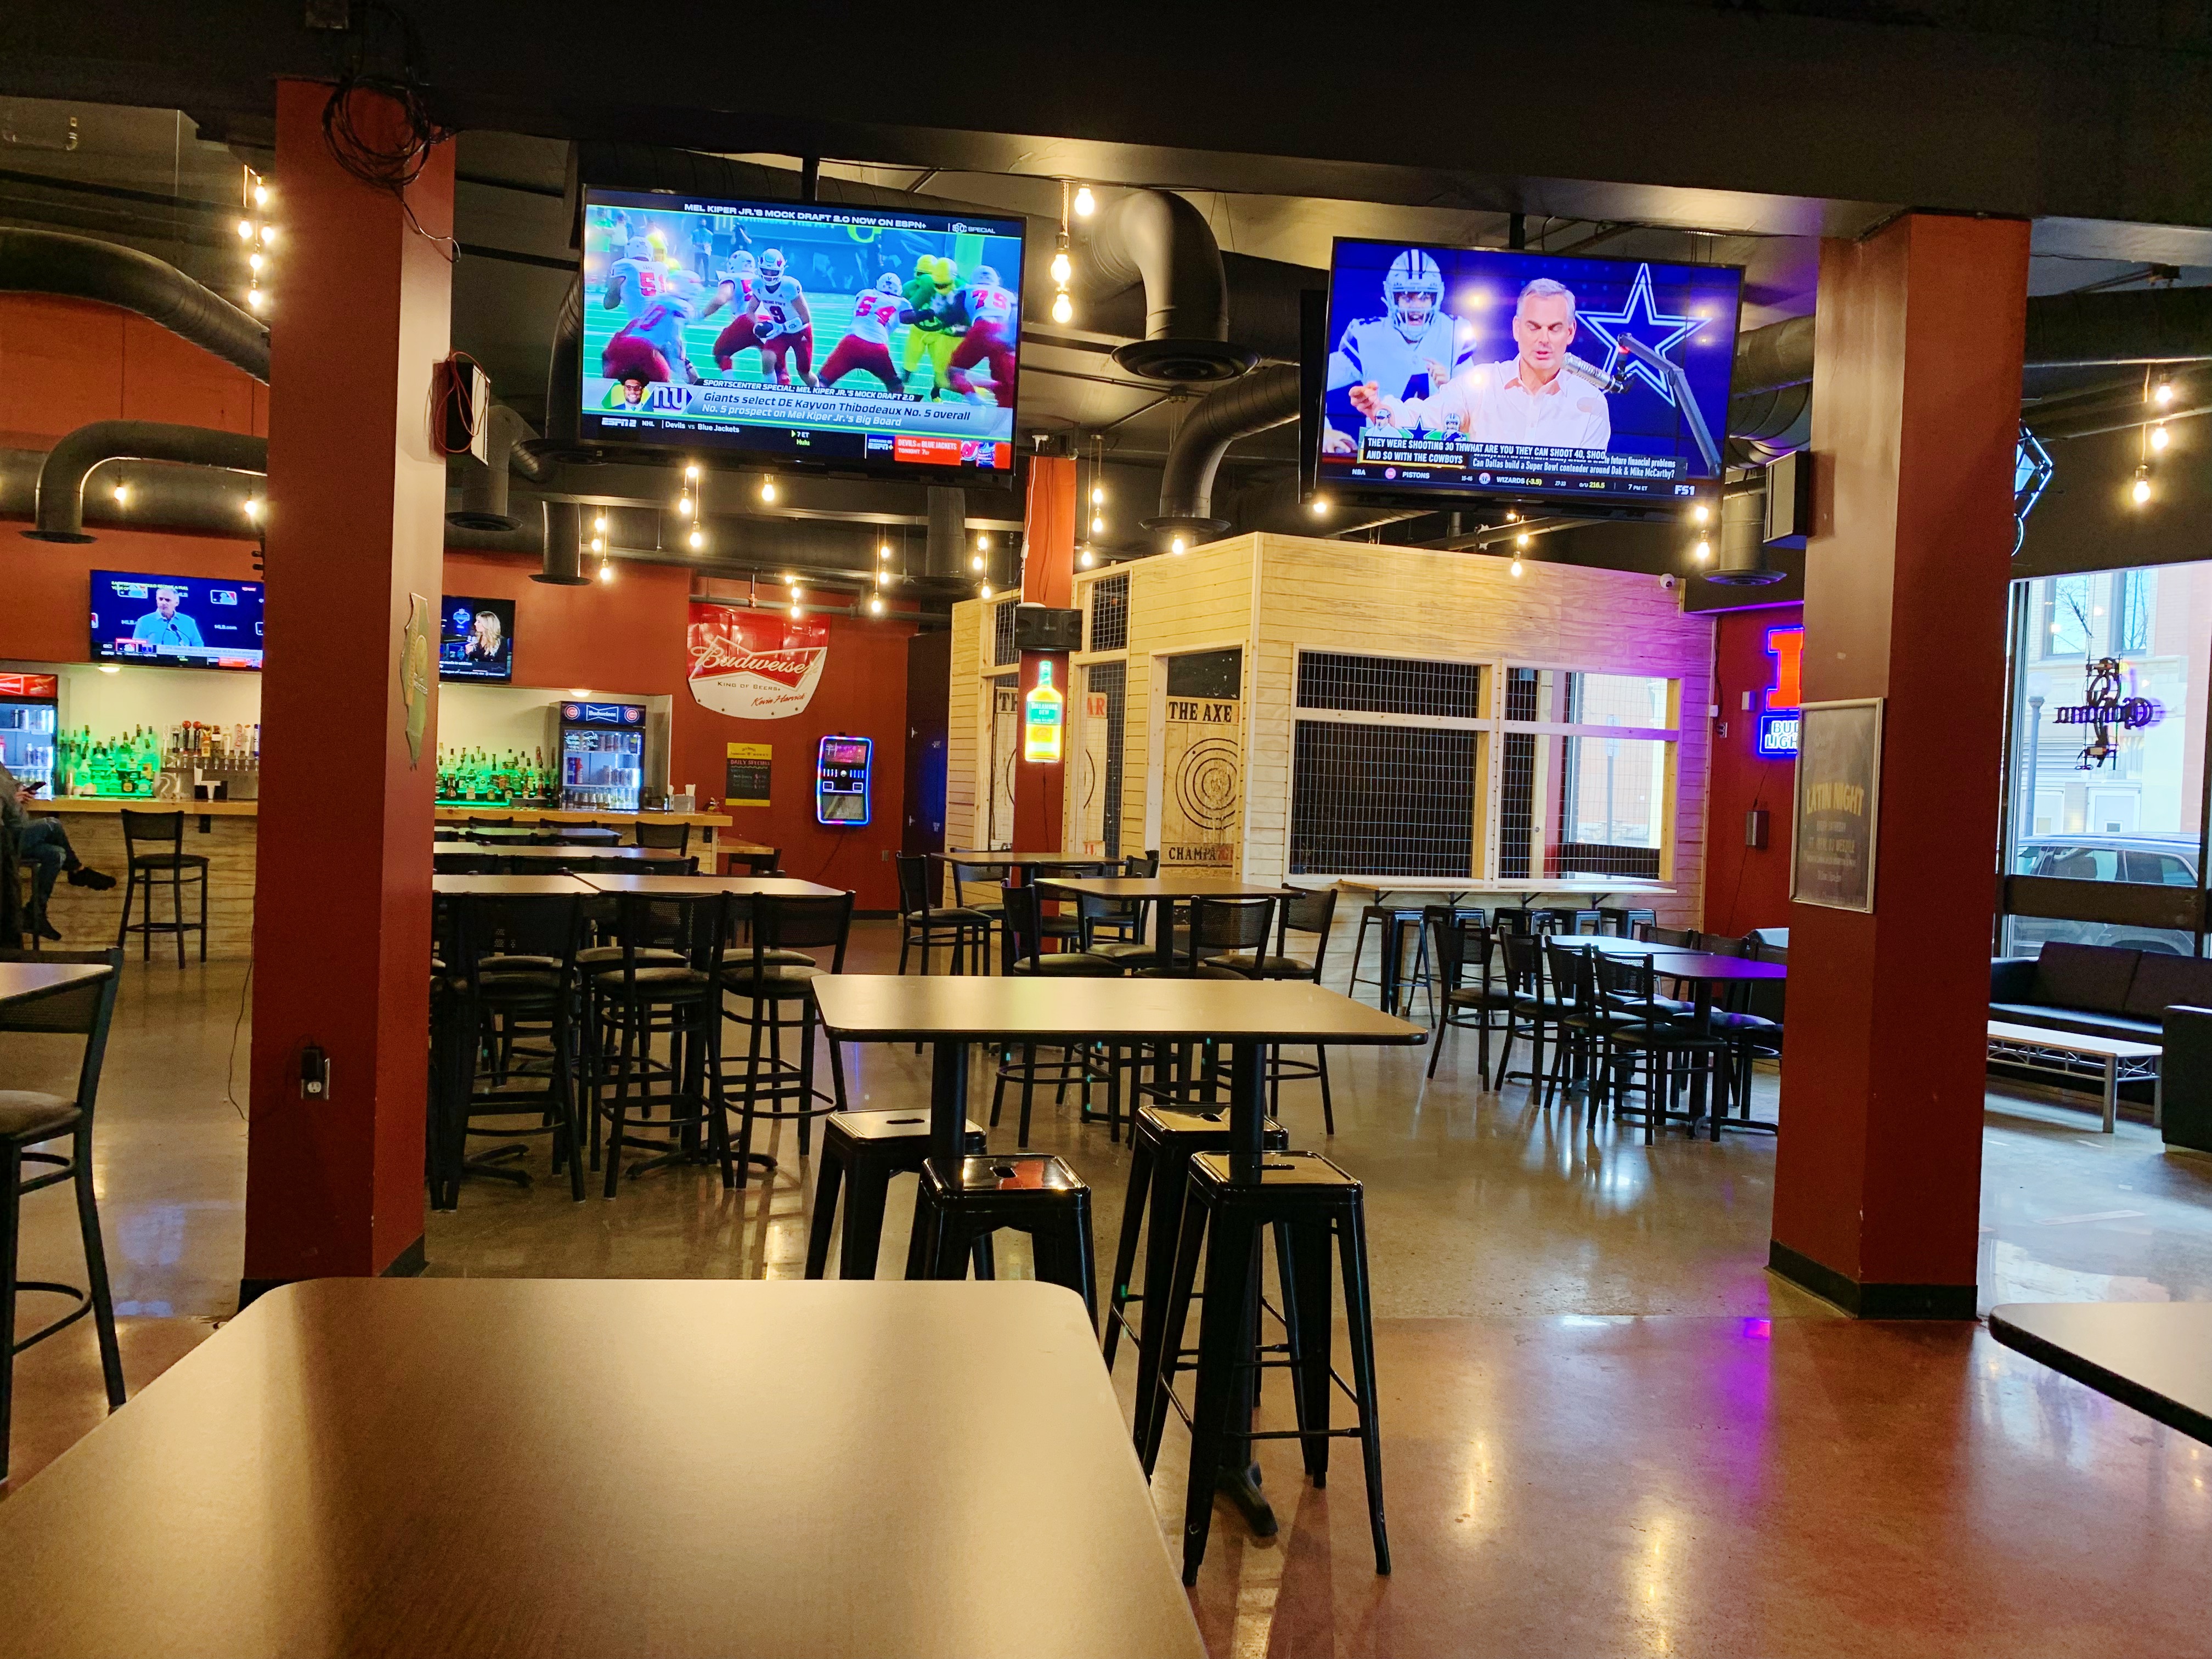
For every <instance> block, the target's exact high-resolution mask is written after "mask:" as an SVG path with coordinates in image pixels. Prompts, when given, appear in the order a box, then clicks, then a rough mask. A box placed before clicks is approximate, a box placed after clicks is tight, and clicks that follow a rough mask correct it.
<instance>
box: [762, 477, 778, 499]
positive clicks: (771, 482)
mask: <svg viewBox="0 0 2212 1659" xmlns="http://www.w3.org/2000/svg"><path fill="white" fill-rule="evenodd" d="M761 499H762V500H763V501H774V500H775V479H773V478H763V479H762V480H761Z"/></svg>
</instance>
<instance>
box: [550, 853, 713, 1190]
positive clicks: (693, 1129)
mask: <svg viewBox="0 0 2212 1659" xmlns="http://www.w3.org/2000/svg"><path fill="white" fill-rule="evenodd" d="M609 897H611V898H612V899H613V901H614V911H615V914H614V916H613V918H612V922H611V932H612V933H613V935H614V948H615V950H616V951H617V955H616V956H615V957H613V958H612V959H611V960H610V959H607V958H605V957H595V959H594V961H593V963H592V965H591V967H590V968H589V969H587V970H586V974H585V975H584V976H583V988H584V993H585V996H586V1003H587V1006H588V1007H589V1009H590V1014H589V1026H588V1030H589V1031H590V1033H591V1036H590V1048H591V1060H590V1071H589V1073H588V1075H589V1077H590V1080H591V1096H592V1118H593V1122H592V1153H593V1158H594V1164H593V1167H594V1168H596V1167H598V1165H597V1158H598V1154H599V1133H600V1130H601V1128H602V1127H604V1128H605V1132H606V1182H605V1196H606V1197H608V1198H612V1197H613V1196H614V1195H615V1194H616V1192H617V1188H618V1186H619V1183H620V1181H621V1178H622V1176H623V1175H624V1174H628V1175H629V1176H633V1177H635V1176H641V1175H643V1174H645V1173H646V1172H647V1170H655V1169H660V1168H664V1167H666V1166H668V1165H670V1164H679V1163H692V1162H703V1161H708V1160H709V1159H711V1160H712V1161H714V1162H715V1163H717V1164H720V1166H721V1171H722V1184H723V1185H724V1186H725V1187H729V1186H733V1185H735V1184H736V1172H735V1170H733V1169H732V1163H731V1155H730V1143H729V1136H728V1133H727V1124H726V1120H725V1116H724V1112H723V1099H722V1067H721V1054H722V1020H721V975H722V966H723V957H724V950H725V945H726V939H727V936H728V933H729V927H730V920H729V916H730V910H731V905H730V901H729V896H728V895H726V894H725V893H720V892H712V893H691V894H683V895H677V896H669V895H665V894H648V893H615V894H611V895H609ZM599 948H601V949H605V947H599ZM670 957H674V958H675V960H673V961H671V960H670ZM664 1036H665V1038H666V1039H667V1043H668V1056H667V1058H666V1060H659V1059H658V1058H656V1057H655V1056H654V1054H653V1042H654V1039H655V1038H656V1037H664ZM610 1091H611V1096H612V1097H611V1100H610V1099H609V1098H608V1095H609V1092H610ZM656 1108H658V1109H659V1115H658V1116H656V1115H654V1111H655V1109H656ZM633 1113H635V1115H633ZM640 1132H642V1139H641V1133H640ZM702 1137H703V1139H704V1142H705V1145H704V1146H702V1144H701V1142H702ZM632 1144H639V1145H641V1146H644V1147H646V1148H647V1149H648V1150H649V1151H651V1152H652V1153H653V1156H652V1157H651V1158H647V1159H646V1160H645V1161H644V1162H643V1163H641V1164H634V1165H632V1166H631V1167H630V1168H629V1170H624V1169H623V1151H624V1149H625V1148H626V1147H628V1146H630V1145H632Z"/></svg>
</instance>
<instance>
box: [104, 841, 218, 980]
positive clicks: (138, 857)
mask: <svg viewBox="0 0 2212 1659" xmlns="http://www.w3.org/2000/svg"><path fill="white" fill-rule="evenodd" d="M119 816H120V817H121V818H122V820H123V847H124V852H125V865H126V866H127V873H126V878H125V882H124V884H123V922H122V925H121V926H120V927H118V928H117V929H116V932H115V942H116V944H118V945H122V944H125V943H126V942H127V941H128V940H129V939H130V938H131V934H133V933H136V934H137V935H138V943H139V960H141V961H142V962H150V961H152V960H153V956H154V935H155V934H156V933H174V934H175V935H176V936H177V966H178V967H179V968H181V967H183V966H184V965H185V934H186V933H197V934H198V935H199V936H200V960H201V961H202V962H205V961H206V960H207V919H208V860H207V858H206V856H205V855H204V854H199V853H187V852H186V851H185V815H184V814H183V813H182V812H134V811H131V809H130V808H129V807H127V806H126V807H125V808H123V810H122V811H121V813H120V814H119ZM187 881H195V882H197V883H198V884H199V890H200V919H199V920H198V921H185V882H187ZM156 884H159V885H161V886H166V887H167V889H168V890H169V918H170V919H169V920H168V921H155V920H154V890H155V886H156ZM140 893H143V894H144V895H145V901H146V902H145V909H144V911H143V915H144V920H143V921H136V922H134V921H131V898H132V896H134V895H136V894H140Z"/></svg>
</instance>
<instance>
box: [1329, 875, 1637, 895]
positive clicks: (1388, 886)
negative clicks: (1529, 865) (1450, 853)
mask: <svg viewBox="0 0 2212 1659" xmlns="http://www.w3.org/2000/svg"><path fill="white" fill-rule="evenodd" d="M1334 884H1335V885H1336V886H1339V887H1342V888H1345V889H1347V890H1350V891H1352V892H1355V893H1564V894H1574V895H1578V896H1582V897H1585V898H1602V897H1604V896H1606V895H1607V894H1608V893H1620V894H1623V895H1625V896H1628V897H1631V898H1633V897H1637V896H1640V895H1643V894H1647V893H1651V894H1662V895H1663V894H1668V893H1672V892H1673V891H1674V889H1673V888H1671V887H1665V886H1662V885H1660V884H1658V883H1656V882H1650V881H1644V880H1642V879H1640V878H1637V877H1634V876H1553V877H1552V878H1550V879H1548V880H1544V881H1527V880H1523V881H1501V880H1498V879H1495V878H1489V877H1482V876H1338V877H1336V878H1334Z"/></svg>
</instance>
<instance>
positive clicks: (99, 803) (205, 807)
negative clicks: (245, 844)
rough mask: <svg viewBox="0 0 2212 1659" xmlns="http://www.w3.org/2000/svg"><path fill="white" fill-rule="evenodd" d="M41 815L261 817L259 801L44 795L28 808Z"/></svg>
mask: <svg viewBox="0 0 2212 1659" xmlns="http://www.w3.org/2000/svg"><path fill="white" fill-rule="evenodd" d="M26 810H27V811H29V812H30V813H31V814H32V816H33V817H36V816H37V815H38V814H39V813H40V812H121V811H132V812H185V813H188V814H190V815H191V816H192V817H207V818H252V817H259V816H260V815H261V803H260V802H259V801H258V800H162V799H159V798H158V797H156V796H153V795H58V796H56V797H55V798H54V799H52V800H48V799H46V797H45V796H43V795H41V796H40V797H39V798H38V799H36V800H34V801H33V802H32V803H31V804H30V805H29V807H27V809H26Z"/></svg>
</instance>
